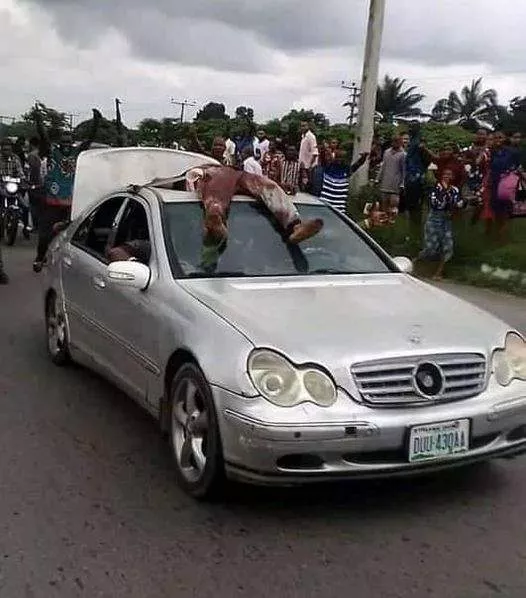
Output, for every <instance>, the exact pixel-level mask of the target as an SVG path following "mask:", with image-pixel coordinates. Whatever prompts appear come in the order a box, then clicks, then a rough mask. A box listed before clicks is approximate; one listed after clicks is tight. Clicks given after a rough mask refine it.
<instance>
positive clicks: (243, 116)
mask: <svg viewBox="0 0 526 598" xmlns="http://www.w3.org/2000/svg"><path fill="white" fill-rule="evenodd" d="M236 118H237V119H238V120H246V121H250V122H252V121H253V120H254V109H253V108H248V107H247V106H238V107H237V108H236Z"/></svg>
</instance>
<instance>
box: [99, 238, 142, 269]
mask: <svg viewBox="0 0 526 598" xmlns="http://www.w3.org/2000/svg"><path fill="white" fill-rule="evenodd" d="M151 255H152V245H151V243H150V241H147V240H144V239H140V240H139V239H137V240H134V241H128V242H126V243H123V244H122V245H119V246H118V247H112V248H111V249H109V250H108V251H107V257H108V260H109V261H110V263H112V262H128V261H135V262H141V264H144V265H145V266H149V265H150V257H151Z"/></svg>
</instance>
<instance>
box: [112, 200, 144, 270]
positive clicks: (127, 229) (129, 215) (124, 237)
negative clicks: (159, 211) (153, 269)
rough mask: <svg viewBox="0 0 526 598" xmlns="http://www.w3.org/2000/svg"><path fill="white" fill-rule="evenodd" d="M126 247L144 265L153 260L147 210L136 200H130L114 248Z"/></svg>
mask: <svg viewBox="0 0 526 598" xmlns="http://www.w3.org/2000/svg"><path fill="white" fill-rule="evenodd" d="M121 246H126V247H127V249H128V251H129V252H130V253H131V254H132V256H133V257H135V258H136V259H138V260H139V261H141V262H142V263H144V264H149V263H150V259H151V238H150V231H149V226H148V216H147V213H146V208H145V207H144V206H143V205H142V204H141V203H140V202H139V201H137V200H135V199H128V201H127V203H126V206H125V208H124V210H123V213H122V216H121V218H120V220H119V225H118V228H117V231H116V234H115V239H114V241H113V242H112V247H121Z"/></svg>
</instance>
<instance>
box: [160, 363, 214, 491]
mask: <svg viewBox="0 0 526 598" xmlns="http://www.w3.org/2000/svg"><path fill="white" fill-rule="evenodd" d="M170 446H171V448H172V453H173V456H174V461H175V467H176V476H177V481H178V483H179V485H180V486H181V487H182V488H183V489H184V490H185V491H186V492H187V493H188V494H190V495H191V496H193V497H194V498H212V497H213V496H216V495H217V494H218V493H219V492H220V491H221V490H222V489H223V488H224V483H225V469H224V464H223V451H222V447H221V438H220V435H219V426H218V423H217V414H216V409H215V405H214V400H213V398H212V391H211V389H210V386H209V385H208V382H207V381H206V378H205V377H204V375H203V373H202V372H201V370H200V369H199V368H198V367H197V366H196V365H194V364H193V363H187V364H185V365H183V366H182V367H181V368H180V369H179V371H178V372H177V373H176V374H175V376H174V378H173V380H172V383H171V385H170Z"/></svg>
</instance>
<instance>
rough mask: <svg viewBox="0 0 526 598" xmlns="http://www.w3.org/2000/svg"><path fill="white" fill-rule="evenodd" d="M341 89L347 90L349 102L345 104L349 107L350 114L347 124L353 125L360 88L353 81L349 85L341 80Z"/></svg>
mask: <svg viewBox="0 0 526 598" xmlns="http://www.w3.org/2000/svg"><path fill="white" fill-rule="evenodd" d="M342 89H347V90H349V92H350V93H349V102H348V103H347V105H348V106H349V108H350V115H349V126H351V127H352V126H353V125H354V113H355V111H356V108H357V107H358V99H359V97H360V88H359V87H358V86H357V85H356V83H355V82H354V81H353V82H352V83H351V84H350V85H349V84H348V83H346V82H345V81H342Z"/></svg>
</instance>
